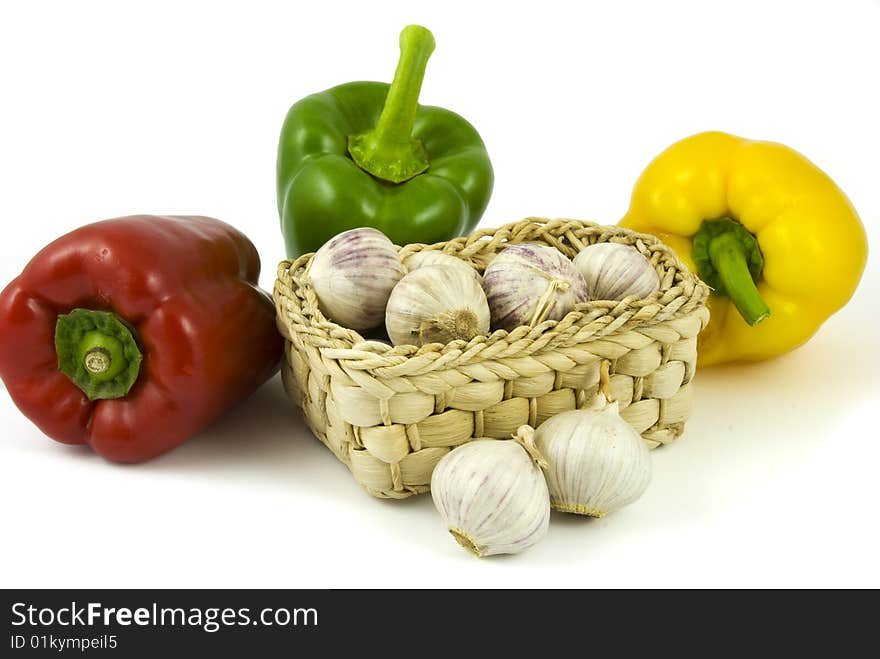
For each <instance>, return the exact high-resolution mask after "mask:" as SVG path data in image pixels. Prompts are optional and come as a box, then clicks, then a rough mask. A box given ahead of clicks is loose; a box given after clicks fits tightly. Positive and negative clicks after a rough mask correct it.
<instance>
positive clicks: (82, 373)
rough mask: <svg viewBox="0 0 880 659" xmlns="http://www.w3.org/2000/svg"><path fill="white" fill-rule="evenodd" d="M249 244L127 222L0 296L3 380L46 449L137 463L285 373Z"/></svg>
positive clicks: (66, 249) (90, 234)
mask: <svg viewBox="0 0 880 659" xmlns="http://www.w3.org/2000/svg"><path fill="white" fill-rule="evenodd" d="M259 272H260V260H259V256H258V255H257V251H256V249H255V248H254V246H253V245H252V244H251V242H250V241H249V240H248V239H247V238H246V237H245V236H244V235H243V234H241V233H239V232H238V231H236V230H235V229H234V228H232V227H231V226H229V225H227V224H224V223H223V222H220V221H219V220H215V219H211V218H207V217H153V216H146V215H140V216H132V217H124V218H119V219H115V220H106V221H104V222H97V223H94V224H89V225H87V226H84V227H81V228H79V229H77V230H75V231H73V232H71V233H68V234H67V235H65V236H62V237H61V238H59V239H57V240H55V241H54V242H52V243H51V244H49V245H48V246H47V247H45V248H44V249H43V250H41V251H40V252H39V253H38V254H37V255H36V256H35V257H34V258H33V259H32V260H31V261H30V262H29V263H28V264H27V266H25V268H24V271H23V272H22V273H21V274H20V275H19V276H18V277H17V278H16V279H14V280H13V281H12V282H11V283H10V284H9V285H8V286H7V287H6V288H5V289H4V290H3V292H2V293H0V378H2V379H3V381H4V382H5V384H6V387H7V389H8V391H9V395H10V396H11V397H12V400H13V402H14V403H15V404H16V405H17V406H18V408H19V409H20V410H21V411H22V412H23V413H24V414H25V415H26V416H27V417H28V418H29V419H31V420H32V421H33V422H34V423H35V424H36V425H37V427H39V428H40V430H42V431H43V432H44V433H45V434H46V435H48V436H49V437H51V438H53V439H55V440H58V441H59V442H63V443H66V444H87V445H89V446H90V447H91V448H92V449H93V450H94V451H95V452H96V453H98V454H100V455H102V456H104V457H105V458H107V459H109V460H112V461H118V462H139V461H142V460H146V459H148V458H152V457H154V456H157V455H159V454H160V453H163V452H165V451H167V450H169V449H171V448H173V447H175V446H177V445H179V444H181V443H182V442H184V441H185V440H186V439H188V438H190V437H192V436H193V435H195V434H196V433H197V432H199V431H200V430H201V429H202V428H204V427H205V426H206V425H208V424H209V423H210V422H211V421H213V420H214V419H216V418H217V417H218V416H220V414H221V413H222V412H223V411H224V410H226V409H227V408H228V407H229V406H231V405H232V404H233V403H235V402H236V401H238V400H240V399H242V398H243V397H245V396H247V395H248V394H250V393H251V392H252V391H254V390H255V389H256V388H257V387H258V386H259V385H260V384H261V383H263V382H264V381H265V380H267V379H268V378H269V377H270V376H271V375H272V374H273V373H275V372H276V371H277V369H278V366H279V363H280V357H281V350H282V340H281V337H280V335H279V333H278V332H277V329H276V326H275V311H274V305H273V304H272V300H271V298H270V297H269V296H268V295H267V294H266V293H265V292H263V291H262V290H260V289H259V288H257V277H258V275H259Z"/></svg>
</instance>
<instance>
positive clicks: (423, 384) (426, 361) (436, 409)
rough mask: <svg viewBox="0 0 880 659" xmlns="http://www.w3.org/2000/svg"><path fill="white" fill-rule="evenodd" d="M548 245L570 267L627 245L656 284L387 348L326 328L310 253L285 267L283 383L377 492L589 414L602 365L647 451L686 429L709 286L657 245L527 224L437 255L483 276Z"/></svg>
mask: <svg viewBox="0 0 880 659" xmlns="http://www.w3.org/2000/svg"><path fill="white" fill-rule="evenodd" d="M521 242H530V243H539V244H546V245H550V246H552V247H555V248H556V249H558V250H560V251H561V252H562V253H564V254H565V255H566V256H568V257H574V256H575V255H576V254H577V253H578V252H579V251H580V250H581V249H583V248H584V247H586V246H587V245H589V244H592V243H597V242H620V243H624V244H627V245H632V246H634V247H635V248H636V249H638V250H639V251H640V252H641V253H642V254H644V255H645V256H646V257H647V258H648V259H649V260H650V261H651V263H652V264H653V265H654V266H655V268H656V269H657V272H658V274H659V275H660V280H661V287H660V290H659V291H658V292H656V293H654V294H653V295H651V296H649V297H648V298H645V299H642V300H636V299H627V300H622V301H620V302H614V301H598V302H590V303H587V304H583V305H579V306H578V308H577V310H575V311H573V312H571V313H569V314H568V315H567V316H566V317H565V318H563V319H562V320H560V321H558V322H557V321H545V322H543V323H541V324H539V325H537V326H535V327H525V326H524V327H518V328H516V329H515V330H513V331H511V332H506V331H503V330H499V331H496V332H493V333H492V334H491V335H490V336H478V337H475V338H474V339H472V340H471V341H469V342H465V341H453V342H451V343H449V344H446V345H438V344H434V345H429V346H424V347H422V348H417V347H415V346H397V347H391V346H390V345H388V344H387V343H385V342H382V341H379V340H370V339H368V338H365V337H363V336H362V335H361V334H359V333H358V332H356V331H354V330H350V329H347V328H344V327H341V326H339V325H337V324H335V323H333V322H332V321H330V320H328V319H327V318H326V317H324V315H323V314H322V313H321V311H320V310H319V308H318V301H317V298H316V296H315V291H314V289H313V288H312V286H311V285H310V283H309V282H308V277H307V267H308V266H309V264H310V262H311V258H312V256H313V255H312V254H306V255H303V256H301V257H299V258H298V259H296V260H295V261H293V262H291V261H283V262H282V263H281V264H280V265H279V267H278V279H277V281H276V283H275V291H274V295H275V304H276V307H277V311H278V316H277V319H278V327H279V329H280V331H281V333H282V334H283V335H284V338H285V360H284V364H283V369H282V378H283V381H284V386H285V389H286V390H287V392H288V394H289V396H290V397H291V399H292V400H293V402H294V403H296V404H297V405H298V406H299V407H300V408H301V409H302V411H303V414H304V417H305V420H306V422H307V424H308V425H309V427H310V428H311V430H312V432H313V433H314V434H315V436H317V437H318V438H319V439H320V440H321V441H322V442H323V443H324V444H326V445H327V446H328V447H329V448H330V449H331V450H332V451H333V453H334V454H335V455H336V456H337V457H338V458H339V459H340V460H341V461H342V462H344V463H345V464H346V465H348V467H349V468H350V469H351V471H352V473H353V475H354V477H355V479H357V481H358V482H359V483H361V485H363V486H364V487H365V488H366V489H367V490H368V491H369V492H370V493H371V494H373V495H376V496H380V497H392V498H404V497H407V496H410V495H412V494H417V493H421V492H427V491H428V489H429V486H430V480H431V472H432V471H433V468H434V465H436V464H437V462H438V461H439V460H440V458H442V457H443V456H444V455H445V454H446V453H447V452H449V451H450V450H451V449H452V448H454V447H455V446H458V445H459V444H463V443H465V442H467V441H470V440H471V439H474V438H477V437H495V438H509V437H510V436H511V434H512V433H514V432H515V431H516V429H517V428H518V427H519V426H520V425H522V424H525V423H528V424H530V425H532V426H536V425H538V424H540V423H541V422H542V421H544V420H545V419H547V418H549V417H551V416H552V415H554V414H557V413H559V412H563V411H565V410H571V409H574V408H575V407H578V406H580V405H582V404H584V403H585V402H586V401H587V400H589V398H590V397H591V396H592V395H593V394H594V393H595V392H596V391H597V389H598V386H599V371H600V366H601V365H602V363H603V362H606V364H607V366H608V367H609V371H610V374H611V378H610V390H611V394H612V396H613V397H614V398H615V399H616V400H617V401H618V402H619V404H620V408H621V415H622V416H623V417H624V418H625V419H626V420H627V421H628V422H629V423H630V424H631V425H632V426H633V427H635V429H636V430H637V431H638V432H640V433H641V434H642V437H643V438H644V439H645V441H647V442H648V444H649V445H650V446H651V447H652V448H653V447H656V446H658V445H660V444H665V443H668V442H670V441H672V440H673V439H675V437H677V436H678V435H679V434H680V433H681V432H682V430H683V427H684V422H685V420H686V419H687V417H688V415H689V413H690V408H691V400H692V389H691V379H692V377H693V375H694V367H695V364H696V357H697V352H696V348H697V334H698V333H699V332H700V330H701V329H702V328H703V327H705V325H706V323H707V322H708V319H709V313H708V310H707V309H706V306H705V303H706V298H707V296H708V294H709V289H708V287H707V286H706V284H704V283H703V282H701V281H700V280H699V279H698V278H697V277H695V276H694V275H693V274H691V273H690V272H689V271H688V270H687V269H686V268H685V267H684V266H683V265H682V264H681V263H680V262H679V261H678V259H677V258H676V257H675V255H674V253H673V252H672V250H671V249H670V248H668V247H666V246H665V245H663V244H662V243H660V242H659V241H658V240H657V239H656V238H654V237H652V236H648V235H644V234H637V233H634V232H632V231H629V230H627V229H623V228H620V227H611V226H602V225H596V224H592V223H589V222H583V221H578V220H545V219H540V218H528V219H526V220H523V221H521V222H516V223H513V224H508V225H506V226H504V227H502V228H500V229H497V230H493V229H486V230H481V231H477V232H476V233H474V234H472V235H471V236H469V237H466V238H457V239H455V240H451V241H448V242H445V243H438V244H435V245H407V246H405V247H403V248H400V254H401V257H403V258H405V257H406V256H407V255H408V254H410V253H412V252H414V251H419V250H434V249H439V250H442V251H444V252H446V253H448V254H452V255H454V256H456V257H458V258H461V259H463V260H465V261H467V262H469V263H471V264H472V265H474V266H475V267H476V268H477V269H478V270H480V272H482V271H483V270H484V269H485V267H486V265H487V264H488V263H489V261H490V260H491V259H492V257H494V256H495V254H497V253H498V252H499V251H500V250H501V249H503V248H504V247H505V246H506V245H508V244H513V243H521Z"/></svg>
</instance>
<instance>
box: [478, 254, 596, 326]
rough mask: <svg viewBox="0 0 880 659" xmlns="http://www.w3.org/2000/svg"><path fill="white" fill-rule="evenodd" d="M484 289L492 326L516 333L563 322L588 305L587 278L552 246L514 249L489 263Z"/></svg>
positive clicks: (484, 275)
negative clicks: (578, 306)
mask: <svg viewBox="0 0 880 659" xmlns="http://www.w3.org/2000/svg"><path fill="white" fill-rule="evenodd" d="M483 289H484V290H485V291H486V298H487V299H488V301H489V308H490V309H491V310H492V325H493V326H494V327H496V328H503V329H506V330H512V329H514V328H516V327H519V326H520V325H533V326H534V325H537V324H538V323H541V322H543V321H545V320H560V319H561V318H563V317H564V316H565V315H566V314H567V313H568V312H569V311H571V310H572V309H574V305H575V304H577V303H579V302H587V301H588V300H589V293H588V290H587V284H586V282H584V278H583V276H581V273H580V272H578V271H577V269H576V268H575V267H574V265H573V264H572V262H571V261H570V260H569V259H568V258H566V256H565V254H562V253H561V252H559V251H558V250H556V249H554V248H552V247H550V246H548V245H533V244H529V243H523V244H517V245H510V246H509V247H506V248H505V249H504V250H503V251H502V252H501V253H500V254H499V255H498V256H496V257H495V258H494V259H492V260H491V261H490V262H489V265H488V267H487V268H486V272H485V273H484V274H483Z"/></svg>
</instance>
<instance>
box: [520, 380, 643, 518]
mask: <svg viewBox="0 0 880 659" xmlns="http://www.w3.org/2000/svg"><path fill="white" fill-rule="evenodd" d="M526 428H527V429H529V430H531V429H530V428H529V427H528V426H526ZM520 432H523V431H522V429H521V431H520ZM534 433H535V444H536V445H537V447H538V450H539V451H540V452H541V455H543V456H544V458H545V459H546V460H547V465H548V466H547V469H546V470H545V473H546V476H547V486H548V487H549V489H550V502H551V505H552V506H553V508H554V509H556V510H560V511H562V512H567V513H577V514H579V515H589V516H591V517H604V516H605V515H607V514H608V513H611V512H614V511H615V510H618V509H619V508H622V507H623V506H626V505H627V504H630V503H632V502H633V501H635V500H636V499H638V498H639V497H640V496H642V494H643V493H644V491H645V490H646V489H647V487H648V484H649V483H650V482H651V456H650V455H649V454H648V447H647V445H646V444H645V442H644V440H643V439H642V438H641V436H640V435H639V434H638V433H637V432H636V431H635V430H633V428H632V426H630V425H629V424H628V423H627V422H626V421H624V420H623V419H622V418H621V417H620V414H619V413H618V408H617V403H616V402H614V403H608V401H607V400H606V398H605V396H604V395H603V394H602V393H599V394H598V395H597V396H596V398H594V399H593V402H592V405H591V406H590V407H588V408H584V409H580V410H571V411H569V412H562V413H560V414H557V415H555V416H552V417H550V418H549V419H547V420H546V421H544V423H542V424H541V425H540V426H538V429H537V430H535V431H534Z"/></svg>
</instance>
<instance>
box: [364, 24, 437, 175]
mask: <svg viewBox="0 0 880 659" xmlns="http://www.w3.org/2000/svg"><path fill="white" fill-rule="evenodd" d="M432 52H434V36H433V35H432V34H431V32H430V31H429V30H427V29H426V28H423V27H421V26H419V25H408V26H407V27H405V28H403V31H402V32H401V33H400V59H399V60H398V63H397V70H396V72H395V73H394V81H393V82H392V83H391V86H390V87H389V89H388V95H387V96H386V98H385V106H384V107H383V108H382V114H381V115H380V116H379V121H378V122H377V123H376V127H375V128H373V129H372V130H369V131H367V132H365V133H361V134H360V135H352V136H350V137H349V138H348V152H349V154H350V155H351V157H352V159H353V160H354V161H355V162H356V163H357V165H358V166H359V167H360V168H361V169H363V170H364V171H366V172H368V173H369V174H372V175H373V176H375V177H376V178H379V179H382V180H384V181H388V182H390V183H403V182H404V181H408V180H409V179H411V178H412V177H414V176H416V175H417V174H421V173H422V172H424V171H425V170H426V169H428V167H429V165H430V162H429V161H428V154H427V152H426V151H425V147H424V145H422V143H421V142H420V141H419V140H417V139H415V138H413V136H412V130H413V124H414V123H415V118H416V111H417V110H418V107H419V93H420V92H421V89H422V80H424V77H425V69H426V68H427V66H428V58H429V57H430V56H431V53H432Z"/></svg>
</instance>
